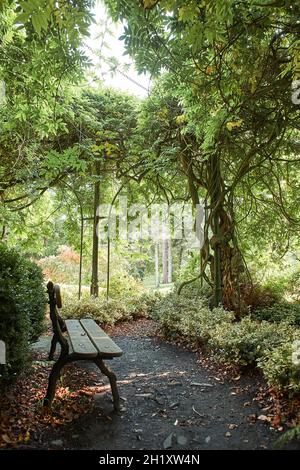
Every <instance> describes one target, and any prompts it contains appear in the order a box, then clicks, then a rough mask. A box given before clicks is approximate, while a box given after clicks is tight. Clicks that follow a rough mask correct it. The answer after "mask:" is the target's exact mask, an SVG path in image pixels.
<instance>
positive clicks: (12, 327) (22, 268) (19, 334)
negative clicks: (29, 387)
mask: <svg viewBox="0 0 300 470" xmlns="http://www.w3.org/2000/svg"><path fill="white" fill-rule="evenodd" d="M45 307H46V294H45V287H44V279H43V275H42V271H41V269H40V268H39V267H38V266H37V265H36V264H34V263H32V262H31V261H29V260H28V259H26V258H25V257H23V256H21V255H20V254H19V253H18V252H17V251H16V250H12V249H8V248H7V247H6V245H4V244H0V339H1V340H3V341H5V344H6V352H7V354H6V356H7V364H6V365H5V366H1V376H2V377H7V378H8V377H11V376H12V375H13V374H15V373H16V372H18V371H20V370H21V369H22V368H24V366H25V365H26V363H27V360H28V355H29V354H28V353H29V344H30V342H33V341H35V340H36V339H37V338H38V337H39V335H40V334H41V333H42V331H43V329H44V318H45Z"/></svg>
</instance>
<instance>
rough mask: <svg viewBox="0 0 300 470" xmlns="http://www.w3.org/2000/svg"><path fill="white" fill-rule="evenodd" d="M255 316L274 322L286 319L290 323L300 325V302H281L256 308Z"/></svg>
mask: <svg viewBox="0 0 300 470" xmlns="http://www.w3.org/2000/svg"><path fill="white" fill-rule="evenodd" d="M253 316H255V318H257V319H259V320H267V321H270V322H274V323H280V322H282V321H285V322H287V323H289V324H290V325H300V303H289V302H281V303H276V304H274V305H272V306H270V307H265V308H261V309H258V310H256V311H255V312H254V313H253Z"/></svg>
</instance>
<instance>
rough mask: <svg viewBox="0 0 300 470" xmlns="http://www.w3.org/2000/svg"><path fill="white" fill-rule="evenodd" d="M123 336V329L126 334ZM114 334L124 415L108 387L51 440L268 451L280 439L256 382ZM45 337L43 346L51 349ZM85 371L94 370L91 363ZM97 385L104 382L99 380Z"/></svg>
mask: <svg viewBox="0 0 300 470" xmlns="http://www.w3.org/2000/svg"><path fill="white" fill-rule="evenodd" d="M121 331H122V330H121ZM119 332H120V330H117V333H118V334H117V336H114V340H115V341H116V343H117V344H118V345H119V346H120V347H121V348H122V349H123V351H124V355H123V356H122V357H121V358H118V359H115V360H113V361H112V363H111V366H112V368H113V369H114V371H115V372H116V373H117V376H118V381H119V391H120V395H121V396H122V397H123V399H124V400H123V403H124V406H125V411H124V412H123V413H122V414H121V415H116V414H114V413H113V412H112V403H111V399H110V393H109V387H105V388H104V391H103V393H100V394H97V395H96V396H95V397H94V400H95V407H94V410H93V412H92V413H89V414H88V415H85V416H83V417H81V418H79V419H78V420H77V421H76V422H73V423H72V424H70V425H69V426H67V427H65V428H64V430H63V431H62V430H60V431H58V432H57V433H56V434H55V435H53V432H52V435H51V436H50V437H49V436H48V437H47V441H48V442H50V447H51V446H53V447H55V446H57V447H61V448H65V449H105V450H107V449H109V450H112V449H164V448H167V449H184V450H190V449H266V448H272V445H273V444H274V442H275V441H276V439H277V438H278V436H279V434H278V432H276V431H275V430H274V429H272V428H270V425H269V424H268V423H266V422H263V421H261V420H257V419H255V416H256V417H257V416H260V415H262V414H264V411H262V410H261V409H260V408H259V405H258V404H257V402H256V401H255V400H254V401H253V398H254V397H255V393H256V392H257V389H258V386H259V383H258V381H259V379H258V378H257V377H256V378H255V377H250V376H242V377H241V378H240V379H239V380H238V381H237V382H236V381H233V380H232V381H230V380H226V381H224V383H223V380H222V378H220V377H218V376H217V375H215V374H214V372H210V371H208V370H206V369H205V368H204V367H202V366H201V364H199V363H197V357H196V355H195V354H194V353H192V352H189V351H186V350H185V349H183V348H181V347H179V346H176V345H171V344H167V343H165V342H163V341H161V340H160V339H158V338H155V337H147V336H141V335H136V334H135V331H134V329H133V331H132V332H131V334H126V335H124V334H123V335H120V334H119ZM49 339H50V338H46V339H44V340H43V341H41V342H40V343H38V345H37V349H40V350H42V349H45V348H48V345H49ZM79 367H83V368H85V369H88V370H93V371H95V370H96V369H95V368H94V366H93V365H92V364H91V363H88V362H87V363H81V365H80V366H79ZM99 382H102V383H106V381H105V380H103V377H102V376H101V375H99Z"/></svg>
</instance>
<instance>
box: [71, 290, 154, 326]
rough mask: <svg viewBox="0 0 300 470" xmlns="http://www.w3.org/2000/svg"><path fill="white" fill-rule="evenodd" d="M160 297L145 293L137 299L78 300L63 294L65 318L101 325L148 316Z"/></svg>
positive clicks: (93, 298)
mask: <svg viewBox="0 0 300 470" xmlns="http://www.w3.org/2000/svg"><path fill="white" fill-rule="evenodd" d="M157 298H158V297H157V296H156V295H154V294H147V293H144V294H142V295H140V296H139V297H136V298H126V297H124V298H123V299H109V300H106V299H105V298H104V297H98V298H96V297H83V298H82V299H80V300H76V298H74V297H69V296H65V295H64V293H63V308H62V316H63V318H92V319H94V320H95V321H97V323H99V324H101V325H105V324H107V325H114V324H115V323H116V322H118V321H124V320H132V319H135V318H138V317H146V316H148V313H149V311H150V310H151V308H152V307H153V305H154V304H155V302H156V299H157Z"/></svg>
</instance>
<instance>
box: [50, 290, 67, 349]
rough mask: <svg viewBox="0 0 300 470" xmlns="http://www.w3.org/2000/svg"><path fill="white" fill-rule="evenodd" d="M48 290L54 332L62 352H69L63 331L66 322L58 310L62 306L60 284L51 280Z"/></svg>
mask: <svg viewBox="0 0 300 470" xmlns="http://www.w3.org/2000/svg"><path fill="white" fill-rule="evenodd" d="M47 291H48V296H49V305H50V319H51V322H52V327H53V333H54V334H55V335H56V337H57V340H58V342H59V344H60V346H61V350H62V353H68V351H69V344H68V341H67V340H66V338H65V337H64V335H63V331H64V330H65V324H64V321H63V319H62V318H61V316H60V315H59V313H58V310H57V309H58V308H61V307H62V300H61V294H60V287H59V285H58V284H53V282H52V281H49V282H48V284H47Z"/></svg>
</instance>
